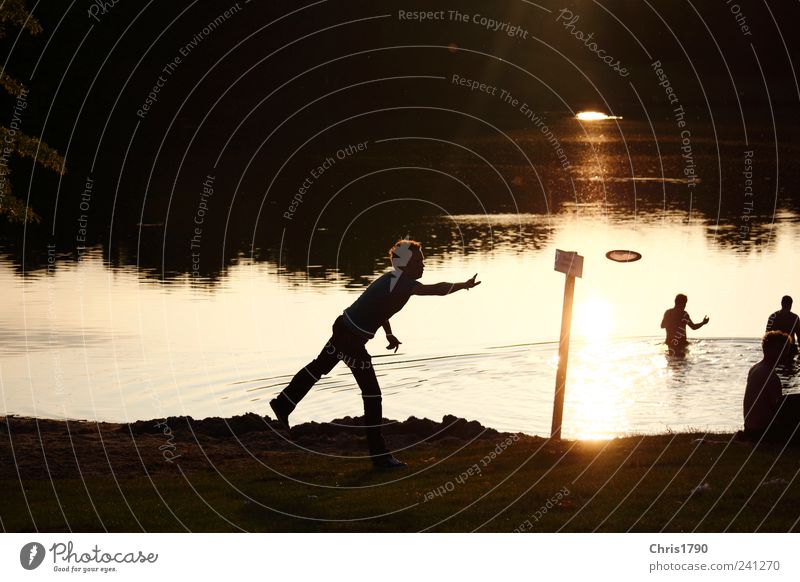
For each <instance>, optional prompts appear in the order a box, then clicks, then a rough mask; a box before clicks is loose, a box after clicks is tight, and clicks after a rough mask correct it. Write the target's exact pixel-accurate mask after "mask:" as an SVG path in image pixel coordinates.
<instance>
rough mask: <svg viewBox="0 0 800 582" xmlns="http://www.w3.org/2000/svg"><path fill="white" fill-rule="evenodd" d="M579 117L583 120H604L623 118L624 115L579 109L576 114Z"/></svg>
mask: <svg viewBox="0 0 800 582" xmlns="http://www.w3.org/2000/svg"><path fill="white" fill-rule="evenodd" d="M575 117H576V118H577V119H580V120H581V121H602V120H604V119H622V117H620V116H617V115H606V114H605V113H601V112H600V111H579V112H578V114H577V115H575Z"/></svg>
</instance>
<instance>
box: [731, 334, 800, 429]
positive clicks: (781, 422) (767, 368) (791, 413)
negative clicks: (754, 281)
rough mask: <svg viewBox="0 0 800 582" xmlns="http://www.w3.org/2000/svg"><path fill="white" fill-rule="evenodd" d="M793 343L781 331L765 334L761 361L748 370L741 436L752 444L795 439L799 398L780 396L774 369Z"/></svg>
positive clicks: (799, 416) (780, 388)
mask: <svg viewBox="0 0 800 582" xmlns="http://www.w3.org/2000/svg"><path fill="white" fill-rule="evenodd" d="M791 343H792V339H791V338H790V337H789V335H788V334H786V333H784V332H782V331H768V332H767V333H766V334H764V337H763V338H762V340H761V349H762V351H763V352H764V357H763V359H762V360H761V361H760V362H758V363H757V364H755V365H754V366H753V367H752V368H750V372H748V374H747V387H746V388H745V391H744V401H743V403H742V409H743V416H744V434H745V436H746V437H747V438H748V439H750V440H754V441H758V440H761V439H762V438H763V440H765V441H769V442H786V441H788V440H789V439H792V438H793V437H794V439H798V434H797V432H798V431H797V430H796V429H797V425H798V423H799V422H800V400H798V399H800V395H797V394H793V395H790V396H783V386H782V384H781V379H780V378H779V377H778V374H776V373H775V368H776V367H777V366H778V363H779V361H780V359H781V357H782V355H783V353H784V351H785V350H786V349H787V347H788V346H789V345H790V344H791Z"/></svg>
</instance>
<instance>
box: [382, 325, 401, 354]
mask: <svg viewBox="0 0 800 582" xmlns="http://www.w3.org/2000/svg"><path fill="white" fill-rule="evenodd" d="M383 331H385V332H386V340H387V341H388V342H389V345H388V346H386V349H387V350H391V349H392V348H394V351H395V352H397V348H399V347H400V344H401V343H403V342H401V341H400V340H399V339H397V337H396V336H395V335H394V334H393V333H392V326H391V324H390V323H389V320H388V319H387V320H386V321H384V322H383Z"/></svg>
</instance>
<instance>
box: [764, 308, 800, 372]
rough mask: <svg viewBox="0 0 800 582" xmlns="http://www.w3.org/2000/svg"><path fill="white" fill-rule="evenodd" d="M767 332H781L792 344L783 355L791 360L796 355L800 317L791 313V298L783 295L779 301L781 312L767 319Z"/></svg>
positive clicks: (799, 336) (799, 334) (799, 340)
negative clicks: (790, 339)
mask: <svg viewBox="0 0 800 582" xmlns="http://www.w3.org/2000/svg"><path fill="white" fill-rule="evenodd" d="M767 331H782V332H783V333H785V334H786V335H788V336H789V337H790V338H792V341H793V342H794V343H793V344H792V346H791V347H790V348H789V349H788V350H787V351H786V353H785V354H784V356H785V357H787V358H791V357H793V356H794V355H795V354H797V344H798V342H800V317H797V314H796V313H792V298H791V297H789V296H788V295H784V296H783V298H782V299H781V310H780V311H776V312H775V313H773V314H772V315H770V316H769V319H767Z"/></svg>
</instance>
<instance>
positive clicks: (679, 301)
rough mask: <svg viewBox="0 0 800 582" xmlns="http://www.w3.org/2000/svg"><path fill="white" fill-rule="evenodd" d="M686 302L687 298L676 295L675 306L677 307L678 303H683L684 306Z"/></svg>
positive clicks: (679, 294)
mask: <svg viewBox="0 0 800 582" xmlns="http://www.w3.org/2000/svg"><path fill="white" fill-rule="evenodd" d="M687 301H689V298H688V297H686V295H684V294H683V293H678V294H677V295H676V296H675V305H677V304H678V303H684V304H685V303H686V302H687Z"/></svg>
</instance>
